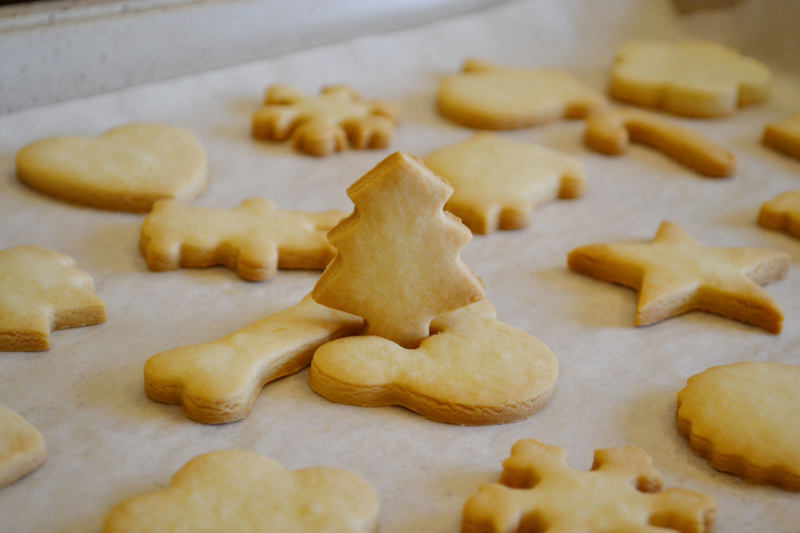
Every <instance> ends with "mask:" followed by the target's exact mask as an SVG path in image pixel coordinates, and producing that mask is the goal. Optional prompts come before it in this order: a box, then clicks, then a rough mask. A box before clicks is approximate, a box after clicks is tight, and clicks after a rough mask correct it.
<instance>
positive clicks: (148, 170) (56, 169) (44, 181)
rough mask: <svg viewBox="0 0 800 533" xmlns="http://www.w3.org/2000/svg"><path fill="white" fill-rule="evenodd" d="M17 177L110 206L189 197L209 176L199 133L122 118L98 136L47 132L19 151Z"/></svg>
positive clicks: (136, 208) (70, 198) (139, 208)
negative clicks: (120, 123)
mask: <svg viewBox="0 0 800 533" xmlns="http://www.w3.org/2000/svg"><path fill="white" fill-rule="evenodd" d="M17 177H19V179H20V181H22V182H23V183H26V184H27V185H30V186H31V187H33V188H34V189H36V190H38V191H39V192H43V193H45V194H49V195H50V196H55V197H56V198H59V199H61V200H65V201H67V202H73V203H76V204H81V205H88V206H91V207H98V208H101V209H111V210H114V211H132V212H135V213H139V212H147V211H150V209H151V208H152V206H153V204H154V203H155V202H156V201H157V200H161V199H163V198H174V199H177V200H183V201H190V200H192V199H193V198H194V197H195V196H197V195H198V194H200V193H201V192H202V191H203V189H205V187H206V183H207V182H208V170H207V168H206V154H205V150H203V145H202V144H200V141H199V140H198V139H197V137H196V136H195V135H194V134H193V133H192V132H190V131H189V130H185V129H183V128H176V127H174V126H168V125H166V124H148V123H138V124H126V125H124V126H119V127H117V128H114V129H111V130H108V131H107V132H105V133H103V134H102V135H100V136H99V137H50V138H47V139H42V140H39V141H36V142H34V143H31V144H29V145H28V146H26V147H24V148H23V149H22V150H20V151H19V153H17Z"/></svg>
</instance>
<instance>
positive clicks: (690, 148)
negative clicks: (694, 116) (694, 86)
mask: <svg viewBox="0 0 800 533" xmlns="http://www.w3.org/2000/svg"><path fill="white" fill-rule="evenodd" d="M584 141H585V142H586V145H587V146H588V147H589V148H591V149H593V150H596V151H598V152H602V153H604V154H608V155H618V154H622V153H624V152H625V151H626V150H627V149H628V142H629V141H634V142H641V143H644V144H649V145H650V146H653V147H654V148H658V149H659V150H661V151H662V152H664V153H665V154H667V155H669V156H672V157H673V158H675V159H677V160H678V161H680V162H681V163H683V164H684V165H686V166H688V167H690V168H693V169H695V170H697V171H698V172H700V173H702V174H705V175H706V176H712V177H724V176H730V175H731V174H732V173H733V171H734V169H735V168H736V157H735V156H734V155H733V154H732V153H731V152H729V151H728V150H727V149H725V148H724V147H723V146H720V145H719V144H717V143H715V142H714V141H712V140H711V139H709V138H708V137H706V136H705V135H702V134H700V133H698V132H696V131H694V130H691V129H689V128H685V127H683V126H681V125H679V124H678V123H676V122H669V121H666V120H664V119H662V118H660V117H658V116H656V115H654V114H652V113H645V112H643V111H637V110H634V109H619V108H617V109H601V110H600V111H597V112H595V113H592V114H591V115H589V117H588V118H587V119H586V134H585V135H584Z"/></svg>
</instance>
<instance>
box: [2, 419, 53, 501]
mask: <svg viewBox="0 0 800 533" xmlns="http://www.w3.org/2000/svg"><path fill="white" fill-rule="evenodd" d="M45 460H47V448H46V447H45V445H44V439H43V438H42V435H41V433H39V432H38V431H37V430H36V428H35V427H33V426H32V425H30V424H29V423H28V422H27V421H26V420H25V419H24V418H22V417H21V416H19V415H18V414H17V413H15V412H14V411H12V410H11V409H9V408H7V407H5V406H3V405H0V488H2V487H5V486H6V485H8V484H10V483H13V482H14V481H16V480H18V479H19V478H21V477H23V476H26V475H27V474H29V473H31V472H33V471H34V470H36V469H37V468H39V467H40V466H42V464H43V463H44V462H45Z"/></svg>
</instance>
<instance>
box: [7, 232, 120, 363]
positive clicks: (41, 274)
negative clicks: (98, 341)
mask: <svg viewBox="0 0 800 533" xmlns="http://www.w3.org/2000/svg"><path fill="white" fill-rule="evenodd" d="M105 320H106V304H105V303H104V302H103V301H102V300H101V299H100V298H98V297H97V296H96V295H95V293H94V283H93V282H92V278H91V276H89V274H87V273H85V272H82V271H80V270H78V269H77V268H75V261H74V260H73V259H72V258H71V257H69V256H67V255H64V254H60V253H58V252H53V251H52V250H48V249H46V248H41V247H39V246H30V245H25V246H15V247H13V248H7V249H5V250H0V351H7V352H8V351H25V352H31V351H42V350H49V349H50V331H51V330H57V329H65V328H75V327H80V326H90V325H92V324H99V323H101V322H105Z"/></svg>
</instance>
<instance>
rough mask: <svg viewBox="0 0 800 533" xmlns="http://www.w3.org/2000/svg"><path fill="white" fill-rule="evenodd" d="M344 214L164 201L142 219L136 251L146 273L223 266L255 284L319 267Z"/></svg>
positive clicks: (256, 202)
mask: <svg viewBox="0 0 800 533" xmlns="http://www.w3.org/2000/svg"><path fill="white" fill-rule="evenodd" d="M346 214H347V213H345V212H343V211H337V210H331V211H326V212H324V213H310V212H306V211H284V210H279V209H278V208H277V206H276V205H275V204H274V203H272V202H270V201H269V200H265V199H263V198H248V199H247V200H245V201H244V202H242V203H241V205H239V206H238V207H234V208H233V209H216V208H213V207H197V206H191V205H183V204H179V203H176V202H173V201H169V200H164V201H161V202H158V203H157V204H156V205H155V207H154V208H153V211H152V212H151V213H150V214H149V215H148V216H147V218H145V220H144V223H143V224H142V231H141V237H140V240H139V249H140V250H141V252H142V255H143V256H144V257H145V259H146V260H147V266H148V267H149V268H150V269H151V270H158V271H164V270H175V269H176V268H178V267H181V266H184V267H205V266H212V265H218V264H223V265H225V266H227V267H229V268H232V269H234V270H236V273H237V274H238V275H239V277H241V278H242V279H246V280H249V281H261V280H264V279H269V278H271V277H273V276H274V275H275V273H276V272H277V270H278V268H313V269H323V268H325V265H327V264H328V263H329V262H330V260H331V259H332V258H333V255H334V249H333V247H332V246H331V245H330V244H328V241H327V239H326V238H325V232H326V231H328V230H329V229H331V228H332V227H333V226H334V225H335V224H336V222H338V221H339V219H341V218H342V217H344V216H345V215H346Z"/></svg>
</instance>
